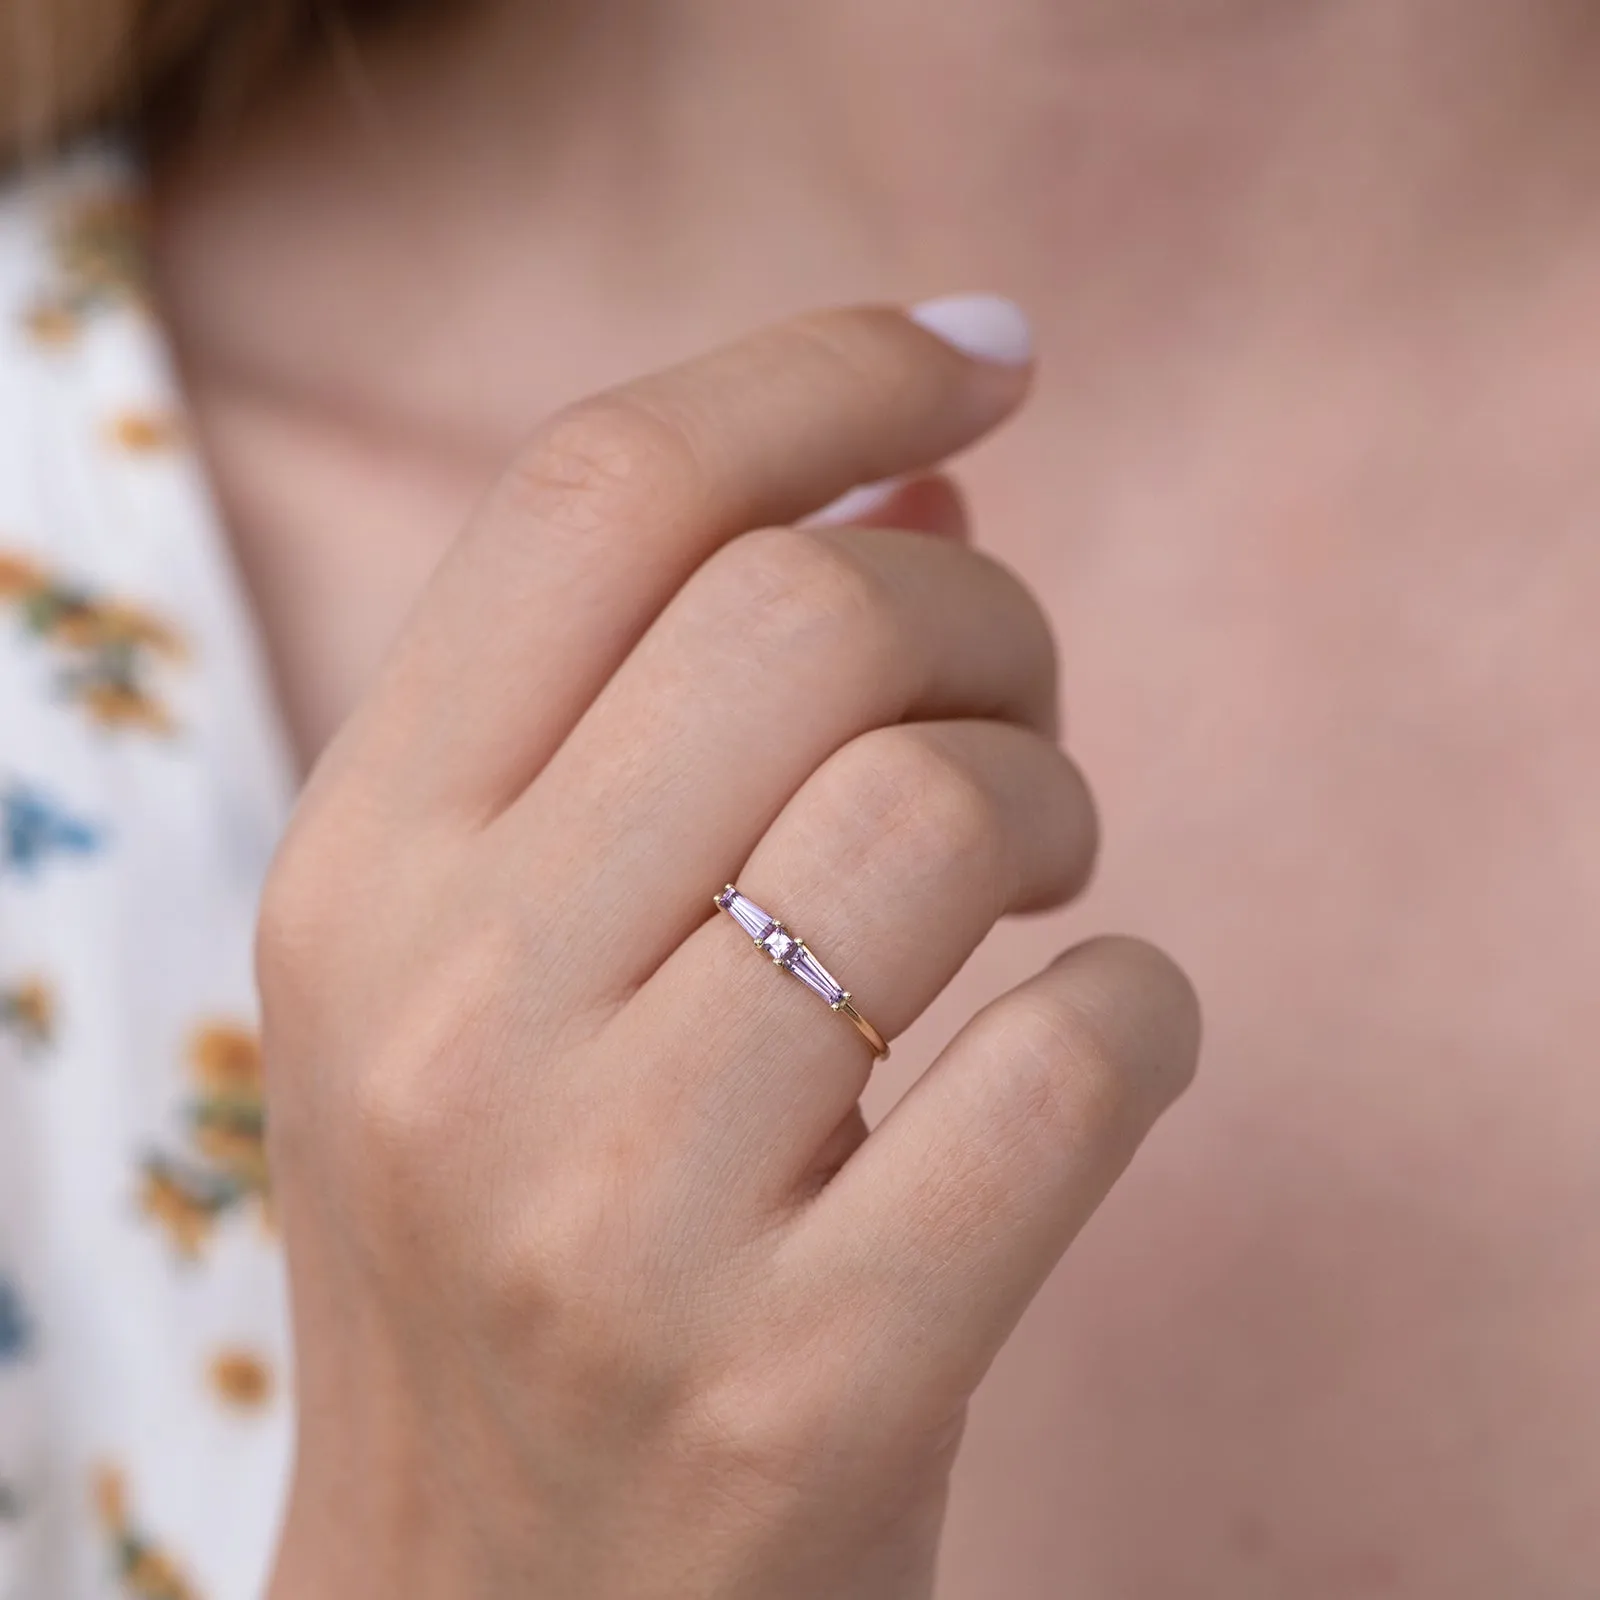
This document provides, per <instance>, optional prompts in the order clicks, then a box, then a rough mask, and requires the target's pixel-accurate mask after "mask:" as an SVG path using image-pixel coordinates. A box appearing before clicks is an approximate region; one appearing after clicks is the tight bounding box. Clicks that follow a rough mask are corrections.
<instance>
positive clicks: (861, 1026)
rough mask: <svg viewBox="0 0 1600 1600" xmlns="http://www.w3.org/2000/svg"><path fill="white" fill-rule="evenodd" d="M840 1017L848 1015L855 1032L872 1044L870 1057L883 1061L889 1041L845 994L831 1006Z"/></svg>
mask: <svg viewBox="0 0 1600 1600" xmlns="http://www.w3.org/2000/svg"><path fill="white" fill-rule="evenodd" d="M833 1009H834V1010H835V1011H837V1012H838V1013H839V1015H840V1016H841V1017H848V1018H849V1019H850V1021H851V1022H853V1023H854V1024H855V1028H856V1032H857V1033H859V1034H860V1035H861V1037H862V1038H863V1039H865V1040H866V1041H867V1043H868V1044H869V1045H871V1046H872V1059H873V1060H874V1061H884V1060H887V1059H888V1055H889V1041H888V1040H887V1039H885V1038H884V1036H883V1035H882V1034H881V1033H879V1032H878V1030H877V1029H876V1028H874V1027H873V1026H872V1024H871V1023H870V1022H868V1021H867V1019H866V1018H865V1017H864V1016H862V1015H861V1013H860V1012H859V1011H857V1010H856V1008H855V1003H854V1001H852V1000H851V998H850V996H849V995H846V996H845V997H844V999H843V1000H841V1001H840V1002H839V1003H838V1005H836V1006H835V1007H834V1008H833Z"/></svg>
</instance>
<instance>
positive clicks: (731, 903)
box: [717, 889, 778, 944]
mask: <svg viewBox="0 0 1600 1600" xmlns="http://www.w3.org/2000/svg"><path fill="white" fill-rule="evenodd" d="M717 904H718V905H720V906H721V907H722V909H723V910H724V911H726V912H727V913H728V915H729V916H730V917H732V918H733V920H734V921H735V922H737V923H738V924H739V926H740V927H741V928H743V929H744V931H745V932H746V933H748V934H749V935H750V937H751V938H752V939H754V940H755V941H756V942H757V943H758V944H759V943H760V942H761V939H762V937H763V935H764V934H765V933H766V932H767V930H768V929H769V928H770V927H772V925H773V924H774V923H775V922H776V921H777V920H778V919H777V918H776V917H771V916H768V915H767V913H766V912H765V911H763V910H762V909H761V907H760V906H758V905H757V904H756V903H755V902H754V901H753V900H746V899H745V897H744V896H743V895H742V894H740V893H739V891H738V890H737V889H735V890H734V891H733V893H732V894H729V893H728V891H727V890H726V889H724V890H723V891H722V893H721V894H720V895H718V896H717Z"/></svg>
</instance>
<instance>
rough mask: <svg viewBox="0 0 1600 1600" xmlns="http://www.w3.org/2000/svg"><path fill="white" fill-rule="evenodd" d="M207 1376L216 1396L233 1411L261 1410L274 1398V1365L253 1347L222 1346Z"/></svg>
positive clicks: (214, 1357)
mask: <svg viewBox="0 0 1600 1600" xmlns="http://www.w3.org/2000/svg"><path fill="white" fill-rule="evenodd" d="M206 1376H207V1377H208V1378H209V1379H210V1383H211V1388H212V1390H213V1392H214V1393H215V1394H216V1395H217V1398H218V1399H220V1400H221V1401H222V1403H223V1404H224V1405H226V1406H228V1407H229V1408H230V1409H232V1410H234V1411H259V1410H260V1409H261V1408H262V1407H263V1406H264V1405H266V1404H267V1402H268V1401H269V1400H271V1398H272V1392H273V1388H274V1384H273V1380H272V1368H271V1367H269V1366H268V1365H267V1363H266V1362H265V1361H264V1360H263V1359H262V1358H261V1357H260V1356H258V1355H256V1354H255V1353H254V1352H253V1351H250V1350H244V1349H225V1350H219V1351H218V1352H217V1353H216V1355H215V1356H213V1357H212V1360H211V1365H210V1367H209V1368H208V1369H207V1373H206Z"/></svg>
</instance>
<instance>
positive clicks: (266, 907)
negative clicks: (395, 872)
mask: <svg viewBox="0 0 1600 1600" xmlns="http://www.w3.org/2000/svg"><path fill="white" fill-rule="evenodd" d="M336 912H337V902H336V901H335V899H334V897H333V896H332V895H331V894H330V892H329V879H328V874H327V873H326V872H325V871H324V870H323V869H322V858H321V852H320V851H319V850H318V849H317V848H316V847H315V846H314V845H313V844H312V843H311V842H310V841H308V840H307V839H306V838H305V836H304V835H303V834H302V833H301V832H300V831H299V830H297V829H296V828H295V827H294V826H292V825H291V827H290V830H289V832H288V833H287V834H286V835H285V837H284V839H283V841H282V843H281V844H280V845H279V847H278V851H277V854H276V855H275V856H274V858H273V861H272V865H271V868H270V869H269V870H268V872H267V876H266V881H265V882H264V883H263V885H262V889H261V895H260V898H259V900H258V902H257V907H256V928H255V966H256V981H257V984H258V985H259V987H260V989H261V992H262V995H263V998H264V1001H265V1002H267V1003H270V1002H271V1000H272V999H273V998H274V997H276V996H277V995H279V994H281V993H283V992H284V991H289V990H297V989H298V988H299V987H300V986H301V985H302V984H303V983H304V982H305V981H306V980H307V979H309V978H311V977H312V976H313V975H314V974H315V973H316V972H317V971H318V970H319V968H320V965H321V952H322V951H323V950H325V949H326V948H327V947H328V938H329V934H330V932H331V925H332V923H333V921H334V918H335V915H336Z"/></svg>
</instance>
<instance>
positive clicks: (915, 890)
mask: <svg viewBox="0 0 1600 1600" xmlns="http://www.w3.org/2000/svg"><path fill="white" fill-rule="evenodd" d="M1096 838H1097V830H1096V825H1095V816H1094V808H1093V802H1092V800H1091V799H1090V796H1089V792H1088V789H1087V788H1086V786H1085V784H1084V782H1083V779H1082V777H1081V776H1080V775H1079V773H1078V771H1077V768H1076V767H1075V766H1074V765H1073V764H1072V762H1071V761H1070V760H1069V759H1068V758H1067V757H1066V756H1065V755H1064V754H1063V753H1062V752H1061V751H1060V750H1059V749H1058V748H1057V747H1056V746H1055V745H1054V744H1052V743H1051V742H1050V741H1048V740H1046V739H1044V738H1042V737H1040V736H1039V735H1038V734H1037V733H1034V732H1031V731H1029V730H1027V729H1023V728H1018V727H1015V726H1011V725H1007V724H1004V723H998V722H992V721H980V720H971V721H964V722H944V723H918V724H906V725H902V726H899V727H892V728H881V729H877V730H875V731H873V732H871V733H867V734H864V735H862V736H861V737H859V738H857V739H855V740H853V741H851V743H849V744H848V745H846V746H845V747H844V748H843V749H841V750H840V751H839V752H838V753H837V754H836V755H835V756H833V757H832V759H831V760H829V761H828V762H826V763H825V764H824V765H823V766H822V767H821V768H820V769H819V770H818V771H817V773H816V774H815V775H814V776H813V777H812V778H811V779H810V780H809V781H808V782H807V783H806V784H805V785H804V787H803V788H801V790H800V791H799V793H798V794H796V795H795V797H794V798H793V800H792V801H791V802H790V803H789V805H788V806H786V807H785V808H784V810H783V812H782V813H781V815H780V816H779V817H778V819H777V821H776V822H775V823H774V824H773V826H772V828H771V829H770V830H769V831H768V833H767V834H766V836H765V837H764V838H763V839H762V840H761V841H760V843H759V844H758V845H757V847H756V849H755V851H754V852H753V854H752V855H751V857H750V859H749V861H748V863H747V864H746V865H745V867H744V868H743V870H742V872H741V873H740V875H739V878H738V885H739V888H740V890H741V891H742V892H743V893H745V894H747V895H748V896H749V897H750V899H751V900H753V901H755V902H756V903H757V904H759V905H760V906H762V907H765V908H766V909H767V910H768V911H769V912H770V913H771V915H773V916H774V917H777V918H779V919H781V920H782V921H783V923H784V924H785V926H786V927H787V928H789V929H790V930H791V931H792V932H793V933H794V934H795V936H796V937H803V938H804V939H805V942H806V945H807V947H808V948H809V949H810V950H812V951H813V952H814V953H815V954H816V956H817V957H818V959H819V960H821V961H822V962H823V963H824V964H825V966H826V967H827V968H828V970H829V971H830V972H832V973H833V974H834V975H835V976H836V977H837V978H838V980H839V982H840V983H841V984H842V985H843V986H844V987H845V988H846V989H848V990H849V991H850V993H851V996H852V998H853V1001H854V1003H855V1005H856V1006H857V1007H858V1008H859V1010H860V1011H861V1013H862V1015H863V1016H865V1017H866V1018H867V1019H868V1020H869V1021H870V1022H871V1023H872V1024H873V1025H874V1026H875V1027H877V1028H879V1029H881V1030H882V1031H883V1033H884V1034H885V1035H886V1036H889V1037H892V1036H893V1035H894V1034H896V1033H899V1032H900V1031H901V1030H902V1029H904V1028H905V1027H906V1026H908V1025H909V1024H910V1023H911V1022H912V1021H913V1020H914V1019H915V1018H916V1017H917V1016H918V1015H919V1014H920V1013H921V1012H922V1011H923V1010H924V1009H925V1008H926V1007H927V1006H928V1004H929V1003H930V1002H931V1001H932V1000H933V999H934V997H935V996H936V995H937V994H938V993H939V991H940V990H941V989H943V988H944V986H945V985H946V984H947V983H948V982H949V981H950V979H951V978H952V977H953V976H954V975H955V973H956V972H957V971H958V970H959V968H960V967H961V965H962V963H963V962H965V960H966V959H967V957H968V956H969V955H970V954H971V953H972V951H973V950H974V949H975V948H976V947H977V945H978V944H979V943H980V941H981V940H982V939H983V938H984V936H985V935H986V934H987V933H988V932H989V929H990V928H991V927H992V926H993V925H994V923H995V922H996V921H997V920H998V919H999V918H1000V917H1001V916H1003V915H1005V914H1006V913H1007V912H1013V911H1030V910H1040V909H1043V908H1045V907H1047V906H1051V905H1056V904H1059V903H1060V902H1062V901H1064V900H1066V899H1069V898H1070V897H1071V896H1072V895H1074V894H1075V893H1077V891H1078V890H1079V889H1080V888H1081V887H1082V886H1083V883H1084V881H1085V880H1086V878H1087V877H1088V874H1089V871H1090V869H1091V867H1092V864H1093V860H1094V852H1095V844H1096ZM720 887H721V886H720V884H712V885H710V886H709V888H708V890H707V894H708V896H709V894H711V893H714V892H715V891H716V889H718V888H720ZM611 1026H612V1027H614V1028H617V1029H620V1030H621V1035H620V1037H621V1038H623V1039H624V1040H625V1041H630V1042H631V1041H636V1042H637V1049H631V1050H630V1049H626V1048H624V1049H623V1050H622V1051H620V1052H619V1053H618V1056H617V1057H616V1058H617V1059H622V1060H625V1061H637V1062H638V1063H639V1073H640V1081H639V1082H638V1083H637V1084H635V1085H632V1086H631V1087H632V1090H633V1096H637V1097H643V1098H644V1099H645V1100H646V1101H654V1102H655V1103H656V1104H657V1105H659V1106H660V1107H662V1108H663V1111H662V1115H663V1117H666V1118H672V1119H676V1118H678V1117H680V1116H681V1117H682V1118H683V1125H682V1127H681V1128H680V1129H677V1130H676V1132H677V1134H678V1141H677V1142H678V1145H679V1148H680V1149H683V1148H686V1147H687V1146H692V1147H693V1148H692V1149H691V1150H689V1152H688V1153H689V1154H690V1155H691V1160H690V1165H689V1170H700V1171H704V1170H706V1168H705V1166H704V1163H705V1162H707V1161H709V1162H711V1163H713V1164H714V1166H715V1167H716V1168H717V1169H724V1168H727V1167H730V1166H731V1167H737V1168H739V1169H740V1170H742V1171H744V1172H747V1173H748V1174H749V1175H750V1179H751V1182H752V1183H753V1184H754V1185H755V1186H757V1187H761V1188H771V1187H773V1186H775V1189H774V1193H776V1194H782V1193H783V1192H785V1189H786V1187H788V1186H792V1185H793V1184H794V1183H795V1182H796V1181H798V1180H799V1178H800V1177H801V1175H803V1174H804V1173H806V1172H807V1171H809V1170H810V1169H811V1168H812V1167H813V1166H814V1164H815V1161H816V1157H817V1152H818V1150H819V1148H820V1147H821V1146H822V1145H823V1144H824V1142H825V1141H826V1140H827V1139H828V1137H829V1135H830V1133H831V1132H832V1131H833V1130H834V1129H836V1128H837V1127H838V1125H839V1124H840V1122H841V1121H842V1120H843V1119H844V1118H845V1117H847V1116H848V1115H849V1113H850V1110H851V1108H852V1106H854V1104H855V1102H856V1101H857V1099H858V1098H859V1097H860V1094H861V1091H862V1088H863V1087H864V1086H865V1083H866V1080H867V1076H868V1074H869V1073H870V1071H871V1066H872V1053H871V1049H870V1047H869V1046H868V1045H867V1044H866V1043H865V1042H864V1041H863V1039H862V1038H860V1037H859V1036H858V1035H857V1033H856V1032H855V1030H854V1029H853V1028H852V1027H851V1026H849V1025H848V1023H847V1021H846V1020H845V1019H843V1018H841V1017H836V1016H833V1015H830V1014H829V1012H828V1009H827V1006H826V1005H825V1003H824V1002H823V1000H822V999H820V998H819V997H818V996H817V995H816V994H814V993H813V992H812V991H811V990H809V989H807V988H806V987H805V986H804V985H803V984H802V983H800V982H798V981H797V980H795V979H794V978H792V977H791V976H789V975H787V974H785V973H784V972H781V971H779V970H776V969H775V968H774V966H773V963H772V962H771V961H770V960H767V959H765V958H764V957H763V956H762V952H761V951H759V950H755V949H753V948H752V947H751V943H750V940H749V938H747V937H746V936H745V935H744V933H743V932H742V931H741V930H740V928H739V927H738V926H737V925H736V924H735V922H734V921H733V920H732V919H731V918H729V917H727V916H724V915H722V914H721V913H718V914H716V916H715V917H714V919H712V920H708V921H707V922H705V924H704V925H703V926H701V927H700V928H698V929H696V930H695V932H694V933H693V934H691V935H690V937H689V938H688V939H687V940H686V941H685V942H684V944H683V945H682V946H681V947H680V948H679V949H678V950H677V951H676V952H675V953H674V954H673V955H672V957H671V958H670V959H669V960H668V961H667V962H666V963H665V964H664V965H663V966H662V967H661V969H660V970H659V971H658V972H657V973H656V974H655V975H654V976H653V977H652V978H651V979H650V980H649V982H647V983H646V984H645V985H644V987H643V988H642V989H641V990H640V991H639V993H638V994H637V995H636V996H635V997H634V998H633V1000H632V1001H631V1002H630V1003H629V1004H628V1005H627V1006H626V1007H625V1008H624V1009H623V1010H622V1012H620V1013H619V1014H618V1016H617V1017H616V1018H615V1019H614V1021H613V1023H612V1025H611ZM628 1103H630V1104H634V1105H635V1106H637V1105H638V1103H639V1102H638V1100H637V1099H636V1098H633V1097H632V1096H630V1097H629V1098H628ZM666 1108H670V1109H666ZM745 1148H755V1149H760V1150H762V1151H763V1152H764V1154H763V1158H762V1159H761V1160H760V1161H759V1162H744V1161H740V1160H739V1159H738V1154H737V1153H738V1152H739V1151H740V1150H742V1149H745Z"/></svg>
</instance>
